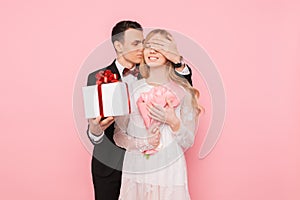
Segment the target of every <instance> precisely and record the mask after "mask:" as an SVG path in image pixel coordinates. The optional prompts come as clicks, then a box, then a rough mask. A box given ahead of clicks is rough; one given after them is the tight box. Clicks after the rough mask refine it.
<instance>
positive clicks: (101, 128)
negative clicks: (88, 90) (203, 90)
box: [87, 21, 192, 200]
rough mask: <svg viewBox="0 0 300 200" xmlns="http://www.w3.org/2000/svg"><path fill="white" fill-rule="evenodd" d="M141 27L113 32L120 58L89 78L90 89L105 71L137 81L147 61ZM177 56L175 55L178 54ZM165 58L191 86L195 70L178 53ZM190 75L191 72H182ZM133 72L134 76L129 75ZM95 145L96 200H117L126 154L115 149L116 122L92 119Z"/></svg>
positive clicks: (128, 25) (126, 24) (124, 24)
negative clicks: (142, 66) (139, 71)
mask: <svg viewBox="0 0 300 200" xmlns="http://www.w3.org/2000/svg"><path fill="white" fill-rule="evenodd" d="M142 31H143V30H142V27H141V25H140V24H139V23H137V22H134V21H121V22H119V23H117V24H116V25H115V26H114V28H113V30H112V36H111V40H112V43H113V46H114V48H115V51H116V54H117V58H116V59H115V60H114V61H113V63H112V64H111V65H109V66H108V67H106V68H103V69H99V70H97V71H95V72H93V73H91V74H89V76H88V82H87V85H95V84H96V74H97V73H98V72H99V71H103V70H105V69H109V70H111V72H112V73H114V74H117V75H118V78H119V79H120V80H122V81H124V82H127V83H128V84H130V83H132V82H134V81H136V80H137V78H138V77H137V75H139V74H138V73H137V65H138V64H139V63H140V62H141V61H142V58H143V40H144V37H143V32H142ZM174 52H175V53H174ZM161 53H162V54H163V55H164V56H165V57H167V58H168V59H169V60H171V61H172V62H173V63H174V66H175V67H178V68H176V72H177V74H178V75H179V76H183V77H185V78H186V79H187V80H188V81H189V82H190V83H191V75H192V74H191V69H190V68H189V67H188V66H185V64H182V57H181V56H180V55H179V53H178V52H177V50H176V49H173V50H166V49H164V50H162V52H161ZM182 71H187V72H182ZM128 72H131V73H128ZM87 133H88V136H89V138H90V140H91V142H92V143H93V144H94V151H93V158H92V176H93V184H94V191H95V199H96V200H117V199H118V197H119V192H120V187H121V175H122V164H123V158H124V153H125V150H124V149H121V148H120V147H118V146H116V145H115V142H114V140H113V134H114V118H113V117H107V118H105V119H102V120H101V117H100V116H99V117H97V118H95V119H89V126H88V130H87ZM150 142H151V141H149V143H150Z"/></svg>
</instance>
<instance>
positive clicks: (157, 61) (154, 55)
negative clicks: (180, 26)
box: [144, 34, 167, 67]
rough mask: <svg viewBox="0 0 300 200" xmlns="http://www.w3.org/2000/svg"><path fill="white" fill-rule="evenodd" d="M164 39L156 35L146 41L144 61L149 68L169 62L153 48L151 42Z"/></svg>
mask: <svg viewBox="0 0 300 200" xmlns="http://www.w3.org/2000/svg"><path fill="white" fill-rule="evenodd" d="M161 37H163V36H162V35H161V34H155V35H153V36H152V37H151V38H150V39H148V40H147V41H145V49H144V59H145V63H146V64H147V65H148V66H149V67H156V66H161V65H164V64H165V63H166V62H167V59H166V57H165V56H163V55H162V54H161V53H159V52H158V51H156V50H154V49H152V48H151V41H152V40H153V39H159V38H161Z"/></svg>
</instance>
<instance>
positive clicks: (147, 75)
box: [114, 29, 201, 200]
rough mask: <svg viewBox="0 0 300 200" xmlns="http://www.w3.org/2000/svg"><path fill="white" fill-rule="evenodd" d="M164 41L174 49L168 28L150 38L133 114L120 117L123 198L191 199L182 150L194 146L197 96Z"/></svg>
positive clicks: (133, 94)
mask: <svg viewBox="0 0 300 200" xmlns="http://www.w3.org/2000/svg"><path fill="white" fill-rule="evenodd" d="M162 39H167V40H169V42H170V43H171V44H172V45H176V44H175V41H174V39H173V37H172V35H171V34H170V33H169V32H167V31H165V30H161V29H156V30H153V31H151V32H150V33H149V34H148V35H147V37H146V39H145V49H144V61H143V63H142V64H141V65H140V72H141V74H142V76H143V77H144V78H143V79H141V80H139V81H137V82H135V83H134V84H133V85H132V91H130V95H131V112H132V113H131V114H130V115H129V116H122V117H118V118H116V123H115V134H114V140H115V142H116V144H117V145H118V146H120V147H122V148H125V149H126V153H125V157H124V163H123V174H122V185H121V190H120V197H119V199H120V200H170V199H172V200H189V199H190V195H189V190H188V181H187V169H186V161H185V157H184V151H185V150H186V149H188V148H189V147H191V146H192V145H193V142H194V137H195V128H196V124H197V121H198V115H199V113H200V112H201V107H200V106H199V105H198V103H197V97H198V96H199V92H198V91H197V90H196V89H194V88H193V87H191V86H190V84H189V83H188V82H187V81H186V80H185V79H184V78H181V77H179V76H177V75H176V74H175V72H174V67H173V65H172V63H171V62H170V61H169V60H167V59H166V57H164V56H163V54H161V53H160V52H159V51H160V50H161V49H160V47H159V46H158V45H157V43H156V42H155V41H157V40H162ZM160 44H161V42H160ZM145 105H146V106H145ZM147 117H148V118H147Z"/></svg>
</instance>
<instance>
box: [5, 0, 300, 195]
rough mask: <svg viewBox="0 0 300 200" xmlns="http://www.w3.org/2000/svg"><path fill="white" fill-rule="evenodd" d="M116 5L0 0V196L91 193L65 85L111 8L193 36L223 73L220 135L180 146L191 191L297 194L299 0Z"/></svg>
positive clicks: (111, 18)
mask: <svg viewBox="0 0 300 200" xmlns="http://www.w3.org/2000/svg"><path fill="white" fill-rule="evenodd" d="M116 5H117V3H116V2H114V1H109V2H108V3H102V2H100V1H88V2H87V1H82V0H78V1H69V0H60V1H55V0H54V1H38V0H35V1H33V0H29V1H19V2H18V1H8V0H2V1H1V3H0V9H1V10H0V22H1V23H0V24H1V30H2V31H1V39H0V40H1V41H0V42H1V43H0V44H1V52H0V53H1V61H2V66H1V68H0V69H1V72H0V76H1V79H0V80H1V84H0V89H1V92H2V95H1V104H0V110H1V113H0V119H1V127H2V134H1V135H0V141H1V144H0V152H1V159H2V162H1V165H0V178H1V179H0V180H1V182H0V184H1V185H0V186H1V192H0V199H12V200H16V199H43V200H53V199H55V200H60V199H61V200H65V199H73V200H77V199H78V200H82V199H92V198H93V190H92V181H91V173H90V155H89V154H88V152H87V151H86V149H85V148H84V146H83V145H82V143H81V141H80V139H79V137H78V134H77V132H76V129H75V124H74V120H73V111H72V95H73V87H74V81H75V78H76V76H77V73H78V71H79V70H80V66H81V64H82V62H83V60H84V59H85V58H86V57H87V55H88V54H89V53H90V52H91V51H92V50H93V49H94V48H95V47H96V45H98V44H99V43H101V42H102V41H104V40H106V39H108V37H109V35H110V30H111V27H112V26H113V25H114V24H115V23H116V22H117V21H119V20H122V19H135V20H137V21H139V22H140V23H142V24H143V25H144V26H145V27H155V26H160V27H164V28H168V29H173V30H176V31H178V32H181V33H183V34H185V35H187V36H189V37H191V38H193V39H194V41H196V42H197V43H198V44H200V45H201V46H203V47H204V48H205V49H206V51H207V52H208V54H209V55H210V57H211V58H212V59H213V61H214V63H215V64H216V65H217V67H218V70H219V72H220V73H221V76H222V78H223V82H224V86H225V90H226V97H227V105H226V106H227V107H226V109H227V115H226V120H225V126H224V129H223V132H222V135H221V138H220V140H219V142H218V143H217V145H216V147H215V148H214V150H213V151H212V152H211V153H210V154H209V156H208V157H206V158H205V159H203V160H199V159H198V158H197V155H198V151H199V148H192V149H190V150H189V152H188V153H187V161H188V169H189V184H190V192H191V195H192V198H193V200H220V199H222V200H253V199H259V200H265V199H272V200H283V199H284V200H298V199H300V149H299V146H300V135H299V132H300V125H299V118H300V104H299V102H300V95H299V89H300V87H299V86H300V77H299V75H300V61H299V59H298V58H297V55H298V56H299V52H300V26H299V18H300V14H299V13H300V12H299V11H300V9H299V6H300V3H298V2H297V1H283V0H277V1H258V0H255V1H253V0H252V1H250V0H249V1H238V0H235V1H234V0H231V1H227V2H225V1H214V0H213V1H209V2H207V1H189V0H187V1H184V3H183V2H175V1H158V0H153V1H149V2H145V1H126V3H125V2H124V1H123V2H120V3H118V6H117V7H116ZM125 8H126V9H125ZM297 122H298V123H297ZM200 134H201V133H200ZM197 142H198V143H196V144H195V145H196V146H197V145H198V146H199V142H200V141H199V140H197Z"/></svg>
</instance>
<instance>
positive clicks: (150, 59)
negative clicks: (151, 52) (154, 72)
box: [148, 56, 158, 60]
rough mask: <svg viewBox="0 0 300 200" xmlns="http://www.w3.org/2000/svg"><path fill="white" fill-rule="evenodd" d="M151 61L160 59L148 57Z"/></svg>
mask: <svg viewBox="0 0 300 200" xmlns="http://www.w3.org/2000/svg"><path fill="white" fill-rule="evenodd" d="M148 59H149V60H157V59H158V58H157V57H153V56H150V57H148Z"/></svg>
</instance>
